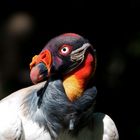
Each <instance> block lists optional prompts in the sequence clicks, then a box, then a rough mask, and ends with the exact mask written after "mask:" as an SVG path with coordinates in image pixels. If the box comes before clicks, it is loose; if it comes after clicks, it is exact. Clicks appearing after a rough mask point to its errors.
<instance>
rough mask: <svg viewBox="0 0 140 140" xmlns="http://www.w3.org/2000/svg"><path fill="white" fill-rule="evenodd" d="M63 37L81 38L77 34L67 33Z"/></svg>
mask: <svg viewBox="0 0 140 140" xmlns="http://www.w3.org/2000/svg"><path fill="white" fill-rule="evenodd" d="M63 36H73V37H78V38H79V37H80V36H79V35H78V34H75V33H65V34H63Z"/></svg>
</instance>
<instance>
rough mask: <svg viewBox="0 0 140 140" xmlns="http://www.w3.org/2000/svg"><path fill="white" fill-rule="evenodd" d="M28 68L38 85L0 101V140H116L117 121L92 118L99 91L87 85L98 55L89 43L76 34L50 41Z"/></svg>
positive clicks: (94, 116)
mask: <svg viewBox="0 0 140 140" xmlns="http://www.w3.org/2000/svg"><path fill="white" fill-rule="evenodd" d="M30 68H31V74H30V76H31V80H32V81H33V83H35V84H36V83H38V84H36V85H33V86H31V87H27V88H24V89H21V90H19V91H17V92H15V93H12V94H11V95H9V96H8V97H6V98H4V99H3V100H1V101H0V112H1V115H0V140H45V139H46V140H64V139H65V140H69V139H72V140H93V139H96V140H118V132H117V128H116V126H115V123H114V122H113V120H112V119H111V118H110V117H109V116H107V115H105V114H103V113H94V105H95V98H96V94H97V91H96V87H95V86H93V85H90V86H89V81H90V79H91V77H92V76H93V75H94V72H95V68H96V56H95V53H94V49H93V48H92V45H90V43H89V42H88V41H87V40H86V39H84V38H83V37H81V36H80V35H77V34H73V33H67V34H63V35H60V36H58V37H56V38H54V39H52V40H51V41H50V42H48V43H47V45H46V46H45V47H44V49H43V50H42V51H41V53H40V54H39V55H37V56H35V57H34V58H33V60H32V62H31V64H30ZM45 79H47V82H41V81H43V80H45ZM74 80H75V83H74ZM72 83H74V84H72ZM69 85H71V86H72V88H74V90H75V91H74V92H71V91H72V88H71V87H70V86H69ZM68 89H70V90H68ZM79 91H80V92H79ZM69 92H71V94H70V93H69Z"/></svg>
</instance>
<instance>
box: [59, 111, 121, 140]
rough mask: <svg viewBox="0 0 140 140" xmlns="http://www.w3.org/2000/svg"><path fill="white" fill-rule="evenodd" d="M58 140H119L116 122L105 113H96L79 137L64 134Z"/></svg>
mask: <svg viewBox="0 0 140 140" xmlns="http://www.w3.org/2000/svg"><path fill="white" fill-rule="evenodd" d="M58 140H119V135H118V131H117V128H116V125H115V123H114V121H113V120H112V119H111V118H110V117H109V116H108V115H106V114H104V113H94V114H93V118H92V120H91V121H90V122H89V123H88V125H86V126H85V127H84V128H83V129H82V130H81V131H80V132H79V133H78V135H75V136H73V135H70V134H68V133H67V132H64V133H62V134H61V135H60V136H59V138H58Z"/></svg>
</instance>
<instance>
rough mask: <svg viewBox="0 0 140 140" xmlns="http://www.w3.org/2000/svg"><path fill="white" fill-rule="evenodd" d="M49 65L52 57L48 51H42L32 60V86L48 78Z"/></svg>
mask: <svg viewBox="0 0 140 140" xmlns="http://www.w3.org/2000/svg"><path fill="white" fill-rule="evenodd" d="M51 64H52V57H51V53H50V51H48V50H44V51H42V52H41V53H40V54H39V55H36V56H34V57H33V58H32V62H31V63H30V69H31V72H30V78H31V80H32V82H33V83H34V84H37V83H38V82H41V81H43V80H45V79H47V78H48V77H49V76H50V69H51Z"/></svg>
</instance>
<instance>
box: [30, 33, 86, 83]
mask: <svg viewBox="0 0 140 140" xmlns="http://www.w3.org/2000/svg"><path fill="white" fill-rule="evenodd" d="M86 42H88V41H87V40H85V39H84V38H83V37H81V36H79V35H76V34H63V35H60V36H58V37H56V38H54V39H52V40H50V41H49V42H48V44H47V45H46V46H45V47H44V48H43V50H42V51H41V53H40V54H39V55H38V56H37V57H36V58H33V60H32V62H31V64H30V69H31V73H30V77H31V80H32V82H33V83H34V84H36V83H38V82H40V81H43V80H44V79H46V78H48V77H49V76H51V75H54V74H58V75H63V74H65V73H67V72H69V71H71V70H72V69H74V68H75V67H76V65H78V62H74V61H72V60H71V58H70V55H71V52H73V51H74V50H77V49H78V48H80V47H81V46H82V45H83V44H85V43H86ZM42 54H43V55H42Z"/></svg>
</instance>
